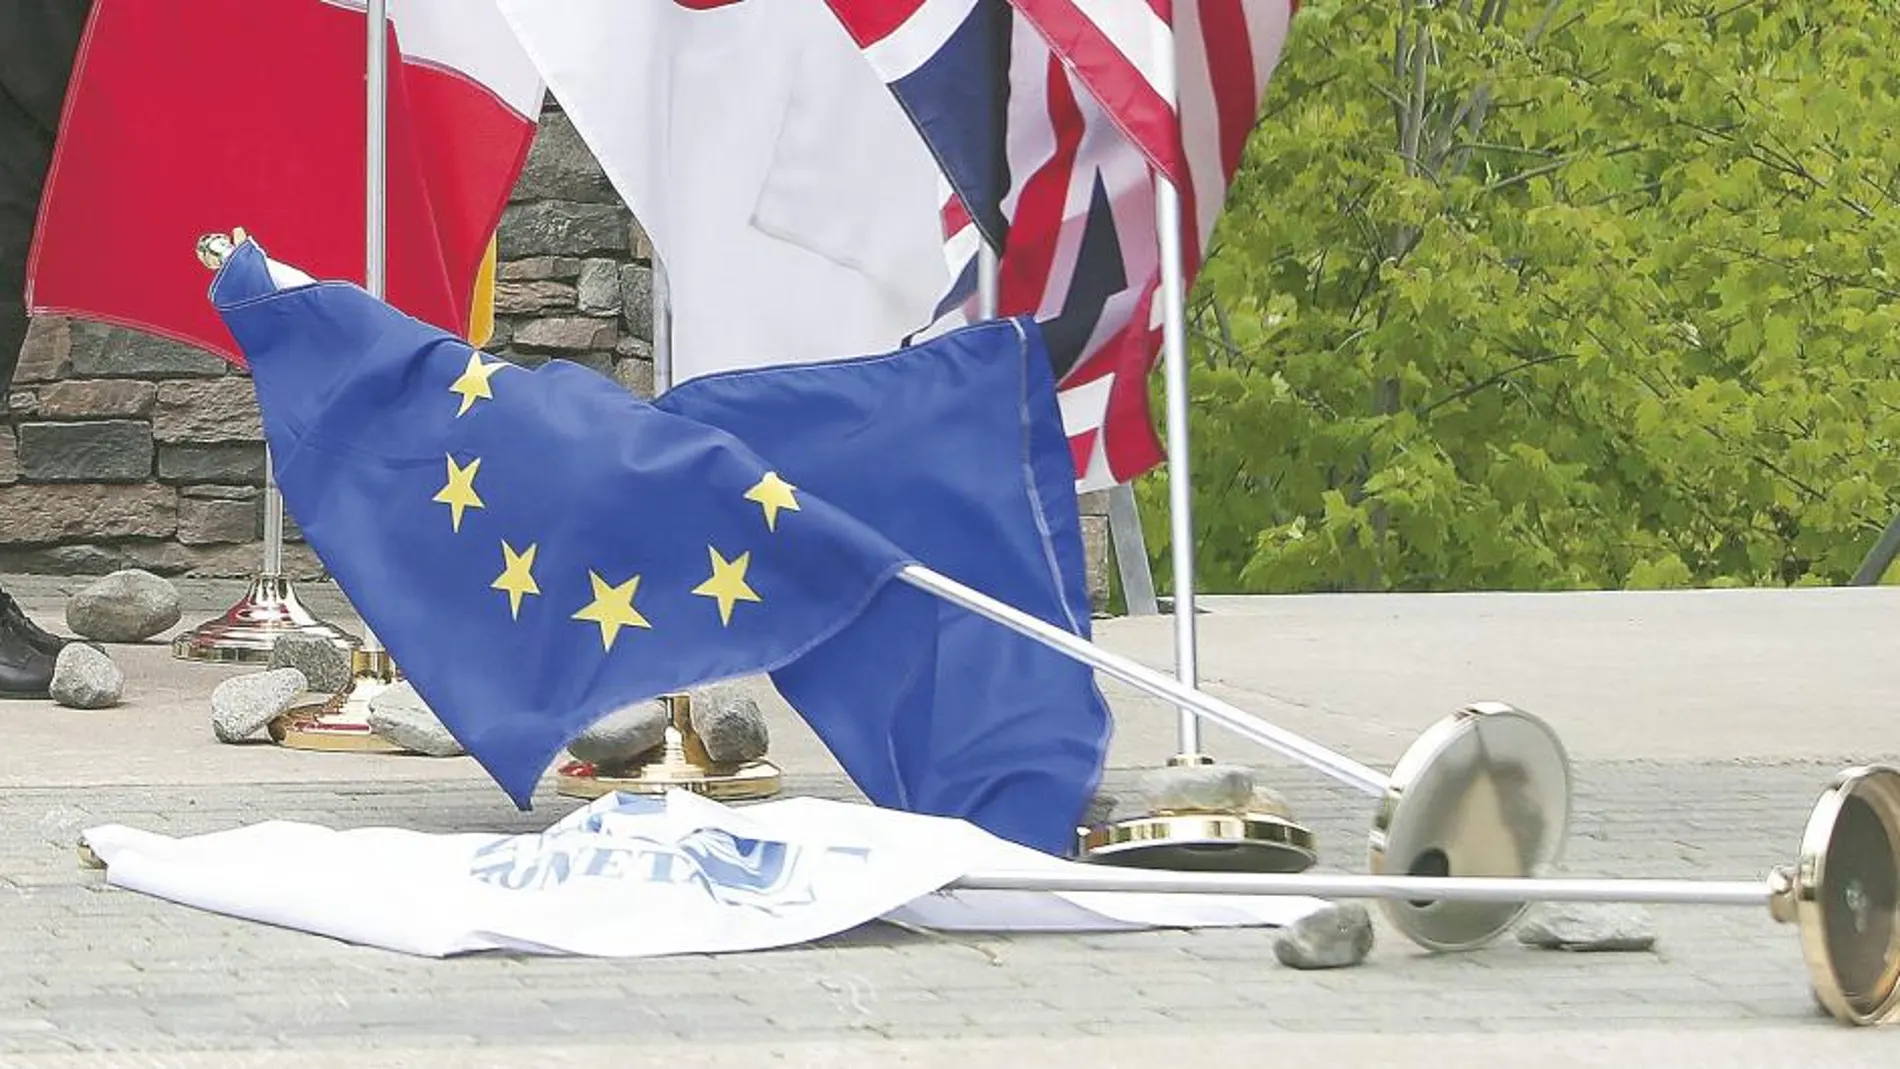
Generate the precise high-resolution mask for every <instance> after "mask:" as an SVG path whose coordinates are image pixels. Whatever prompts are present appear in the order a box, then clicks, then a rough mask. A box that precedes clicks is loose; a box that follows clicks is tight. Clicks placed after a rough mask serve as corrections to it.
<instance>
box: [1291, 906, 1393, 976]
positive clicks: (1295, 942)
mask: <svg viewBox="0 0 1900 1069" xmlns="http://www.w3.org/2000/svg"><path fill="white" fill-rule="evenodd" d="M1371 953H1372V914H1371V912H1370V911H1368V910H1367V909H1366V907H1365V906H1364V905H1362V904H1360V903H1358V902H1335V903H1332V904H1329V905H1326V906H1323V907H1321V908H1320V909H1319V910H1317V911H1315V912H1313V913H1309V914H1307V915H1306V916H1304V917H1301V918H1300V919H1299V920H1297V921H1294V922H1293V923H1292V924H1290V925H1287V926H1286V927H1285V928H1282V929H1280V932H1279V934H1278V935H1277V936H1275V937H1274V940H1273V956H1274V957H1276V958H1278V959H1280V964H1282V965H1285V966H1288V967H1290V968H1294V969H1341V968H1345V967H1346V966H1349V965H1357V964H1359V963H1360V962H1362V961H1364V960H1366V956H1367V955H1368V954H1371Z"/></svg>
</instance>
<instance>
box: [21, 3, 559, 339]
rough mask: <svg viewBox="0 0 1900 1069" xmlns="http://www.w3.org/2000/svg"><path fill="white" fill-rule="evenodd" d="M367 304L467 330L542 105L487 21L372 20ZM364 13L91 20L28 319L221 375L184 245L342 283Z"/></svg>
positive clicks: (234, 12)
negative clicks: (382, 152)
mask: <svg viewBox="0 0 1900 1069" xmlns="http://www.w3.org/2000/svg"><path fill="white" fill-rule="evenodd" d="M389 16H390V29H389V32H388V35H387V36H388V41H389V49H388V82H387V85H388V93H387V97H386V105H387V115H388V127H387V145H388V151H387V157H386V160H385V182H384V214H385V219H386V229H385V248H386V272H385V276H386V293H387V296H388V299H389V301H390V303H392V304H394V305H395V306H396V307H398V308H401V309H402V310H404V311H405V312H408V313H410V314H411V315H414V316H416V317H417V318H419V319H422V320H423V321H425V322H428V323H432V324H434V325H436V326H439V327H442V328H443V329H445V330H452V331H454V332H456V333H458V334H460V333H464V332H467V331H469V330H470V328H471V326H472V325H474V324H473V323H472V313H473V312H474V308H473V307H472V306H473V305H474V303H475V300H476V298H475V295H474V291H475V289H476V288H477V285H478V282H477V278H478V275H479V274H480V271H481V266H482V261H483V255H484V252H485V251H486V249H487V247H488V244H489V242H490V240H491V239H492V238H493V236H494V234H495V231H496V227H497V225H498V224H499V222H500V220H501V214H502V209H503V208H504V207H505V206H506V204H507V199H508V195H509V192H510V191H511V190H512V188H513V187H514V183H515V179H516V177H517V176H518V175H519V174H520V172H521V168H522V165H523V163H524V162H525V161H526V158H527V153H528V148H529V146H530V144H531V143H532V141H533V138H534V132H535V129H536V126H537V123H538V122H539V119H540V110H541V105H542V100H543V97H544V92H543V88H542V85H541V82H540V80H539V76H538V75H537V74H536V73H535V70H534V65H533V64H532V63H531V62H530V61H529V60H528V57H527V56H526V54H525V53H523V52H522V50H521V47H520V45H519V44H518V43H516V41H515V39H514V37H513V35H512V34H510V33H509V32H508V28H507V24H506V23H505V22H503V21H502V19H501V16H500V13H499V12H498V11H496V10H494V8H493V6H492V4H482V3H470V2H468V0H391V2H390V4H389ZM364 19H365V14H364V3H363V0H297V2H273V3H259V2H257V0H192V2H191V3H189V4H155V3H150V2H149V0H95V3H94V7H93V12H92V18H91V21H90V23H89V24H88V25H87V28H86V32H85V37H84V40H83V42H82V44H81V47H80V53H79V59H78V63H77V65H76V67H75V68H74V71H73V75H72V80H71V89H70V92H69V93H68V95H67V98H66V102H65V110H64V113H63V115H62V117H61V120H60V130H59V143H58V146H57V148H56V149H55V154H54V160H53V164H52V170H51V173H50V175H49V177H48V179H47V182H46V190H45V195H44V201H43V203H42V205H41V208H40V214H39V223H38V226H37V228H36V232H35V234H34V241H33V247H32V255H31V260H30V262H29V266H28V298H27V303H28V306H29V307H30V309H31V310H32V311H33V312H34V313H35V314H40V315H71V316H79V317H82V318H86V319H92V320H97V321H102V322H110V323H116V324H119V325H122V326H128V327H134V328H137V329H140V330H144V331H148V332H151V333H154V334H158V335H162V336H165V337H169V338H173V339H175V340H179V341H183V342H186V343H189V344H192V345H196V346H199V347H201V348H204V349H208V350H210V351H212V352H215V353H218V354H220V355H222V356H224V357H226V358H227V359H232V358H236V357H238V349H237V348H236V347H235V346H234V344H233V342H232V339H231V336H230V334H229V332H227V331H226V330H225V329H224V327H223V325H222V323H220V322H219V320H218V317H217V315H216V314H215V313H214V312H213V311H212V310H211V309H210V308H209V307H208V306H207V305H206V304H205V303H204V300H203V293H204V288H203V287H204V277H203V268H202V267H201V266H200V265H199V264H198V262H197V260H196V259H195V258H194V257H193V256H192V247H193V245H194V243H195V242H196V241H197V239H198V238H199V236H200V235H202V234H206V233H212V232H219V231H229V230H230V229H231V228H233V227H236V226H242V227H245V228H246V229H248V230H250V231H252V232H254V233H269V234H271V235H272V241H273V244H274V247H275V248H277V249H278V250H279V251H280V252H282V253H283V254H285V255H287V256H288V257H290V258H291V259H294V260H295V261H296V262H297V263H299V264H302V265H303V266H304V267H305V268H307V269H308V270H311V271H313V272H315V273H317V274H318V275H320V276H322V277H326V278H349V279H362V278H363V277H364V269H365V264H366V262H367V254H366V251H365V250H366V231H367V226H366V219H367V217H368V210H367V203H368V199H367V189H366V181H365V176H366V174H367V158H368V151H367V143H368V140H369V139H368V134H367V128H368V116H367V111H368V108H367V103H368V101H367V96H366V92H367V80H366V76H365V71H366V64H367V60H368V47H367V38H368V32H367V26H366V24H365V21H364Z"/></svg>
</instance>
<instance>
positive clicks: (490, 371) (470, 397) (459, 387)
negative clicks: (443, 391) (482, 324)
mask: <svg viewBox="0 0 1900 1069" xmlns="http://www.w3.org/2000/svg"><path fill="white" fill-rule="evenodd" d="M506 366H508V365H507V364H506V363H504V362H503V361H500V360H497V361H495V362H493V363H483V362H482V354H481V353H480V352H479V351H478V352H472V353H470V354H468V366H467V367H466V368H463V369H462V377H461V378H459V379H456V380H455V383H454V385H452V386H450V387H449V392H450V393H459V394H461V395H462V407H461V408H458V409H456V410H455V414H456V416H457V417H460V416H461V415H463V414H464V413H466V412H467V411H468V410H469V409H471V408H473V407H475V399H476V398H478V397H479V398H487V399H489V400H491V401H492V400H494V397H495V394H494V391H493V390H492V389H490V388H489V385H488V380H489V379H491V378H493V377H494V375H495V372H497V371H500V370H501V369H502V368H504V367H506Z"/></svg>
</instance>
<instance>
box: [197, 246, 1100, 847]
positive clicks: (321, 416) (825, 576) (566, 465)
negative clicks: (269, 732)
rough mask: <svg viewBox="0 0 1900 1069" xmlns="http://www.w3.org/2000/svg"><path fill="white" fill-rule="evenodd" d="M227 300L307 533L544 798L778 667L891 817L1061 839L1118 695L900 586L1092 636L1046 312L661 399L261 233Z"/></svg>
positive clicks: (512, 785)
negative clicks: (1109, 697) (623, 737)
mask: <svg viewBox="0 0 1900 1069" xmlns="http://www.w3.org/2000/svg"><path fill="white" fill-rule="evenodd" d="M211 296H212V301H213V303H214V304H215V305H216V307H217V309H218V311H219V313H220V314H221V315H222V316H223V318H224V320H225V322H226V324H227V325H228V326H229V327H230V329H231V332H232V334H233V336H234V337H235V338H236V339H237V341H238V343H239V345H240V346H241V347H242V349H243V351H244V354H245V357H246V359H247V361H248V363H249V365H250V368H251V372H252V375H253V376H254V378H255V382H256V387H257V394H258V401H259V407H260V409H261V411H262V414H263V420H264V429H265V434H266V436H267V438H268V440H269V442H270V445H271V448H272V451H273V455H274V458H275V461H276V465H277V477H278V482H279V483H280V485H281V487H282V489H283V493H284V498H285V503H286V506H287V507H288V508H289V510H290V512H291V513H292V515H294V516H295V517H296V519H297V522H298V524H299V526H300V527H301V528H302V530H303V533H304V536H305V538H306V539H307V540H308V541H309V543H310V545H311V547H312V548H313V549H315V550H316V551H317V553H318V554H319V555H320V556H321V557H322V559H323V560H324V562H325V564H326V565H327V566H328V567H329V569H330V571H331V572H332V574H333V575H334V576H335V577H336V579H337V582H338V584H339V586H340V587H341V588H342V589H343V591H344V593H345V594H347V595H348V596H349V598H350V600H351V602H352V603H353V604H354V605H355V606H356V607H357V609H358V610H359V611H360V612H361V613H362V614H363V617H364V619H365V621H366V622H367V623H368V624H369V625H370V626H371V627H372V628H374V629H375V631H376V633H377V635H378V636H379V637H380V638H382V640H383V641H384V643H385V644H386V645H387V646H388V647H389V650H390V652H391V654H392V655H393V656H394V657H395V659H396V661H397V663H398V664H399V665H401V667H402V669H403V672H404V674H405V675H406V676H407V678H408V679H409V681H410V682H411V683H412V684H413V685H414V686H415V688H416V690H417V692H418V693H419V694H420V695H421V696H422V697H423V699H424V700H425V701H427V702H428V703H429V705H430V707H431V708H432V709H434V710H435V711H436V713H437V715H439V716H440V717H441V718H442V721H443V723H444V724H445V726H447V727H448V729H449V730H450V731H451V732H453V733H454V735H455V736H456V738H457V739H458V740H459V741H460V742H461V743H462V744H463V745H464V746H465V747H467V749H468V751H469V752H470V754H471V755H472V756H474V757H475V759H476V760H477V761H479V762H480V763H481V764H482V765H483V767H484V768H486V769H487V770H488V771H489V773H490V774H491V775H492V776H493V777H494V778H495V780H496V782H497V783H499V784H500V785H501V786H502V788H503V789H504V790H505V791H507V793H508V794H509V796H510V797H511V798H512V799H513V800H514V801H515V802H516V804H518V805H521V806H523V807H525V806H526V805H527V802H528V799H529V797H530V795H531V794H532V792H533V789H534V786H535V784H536V782H537V781H538V779H539V778H540V777H541V775H542V774H543V773H544V772H545V771H546V769H547V767H548V765H549V763H550V762H551V761H552V760H553V759H554V758H555V756H556V755H557V754H558V753H559V751H560V749H561V747H563V746H564V745H565V744H566V743H567V742H568V741H569V740H570V739H572V738H573V737H574V736H575V735H576V734H578V733H579V732H580V731H581V730H582V729H584V728H585V727H586V726H587V725H589V724H590V723H592V722H593V721H594V720H596V719H598V718H600V717H601V716H604V715H605V714H607V713H608V712H611V711H612V710H614V709H617V708H620V707H623V706H625V705H627V704H628V703H630V702H634V701H638V700H641V699H644V698H650V697H653V696H655V695H658V694H662V693H665V692H668V691H675V690H683V689H687V688H690V687H693V686H697V685H702V684H705V683H708V682H712V681H715V680H719V679H726V678H732V677H737V676H745V675H754V674H759V673H771V674H772V676H773V679H774V681H775V683H776V684H777V685H778V687H779V689H780V690H781V692H782V693H784V694H785V696H786V698H787V700H788V701H789V702H791V704H792V705H793V707H794V708H796V709H797V710H798V711H799V713H800V714H801V715H802V716H803V717H805V719H806V720H807V721H809V722H810V723H812V725H813V727H814V729H815V730H817V732H818V733H819V735H820V736H821V737H822V738H823V739H824V741H825V742H826V744H827V745H828V746H829V747H830V749H831V750H832V752H833V754H834V755H835V756H836V757H837V758H838V760H839V763H840V764H841V765H842V766H843V767H844V768H845V770H846V772H847V773H848V774H850V775H851V776H852V778H853V780H854V781H855V782H857V783H858V785H859V786H860V788H861V789H863V790H864V792H865V794H866V795H867V796H868V797H869V798H870V799H871V800H872V801H873V802H875V803H877V804H880V805H885V806H889V807H893V808H902V809H909V810H912V811H921V812H931V813H936V814H940V815H948V816H961V817H965V818H967V819H970V820H972V821H973V822H974V823H977V824H978V825H980V826H983V827H985V828H988V829H989V830H991V831H992V832H995V833H996V834H998V835H1002V836H1004V837H1006V838H1010V839H1013V840H1015V841H1018V842H1022V843H1025V844H1027V845H1031V846H1035V847H1037V848H1040V849H1043V850H1047V851H1050V852H1055V853H1065V852H1067V850H1068V848H1069V846H1070V844H1071V841H1072V837H1073V829H1074V827H1075V821H1076V819H1077V818H1078V817H1079V816H1080V814H1081V811H1082V808H1083V806H1084V805H1085V804H1086V800H1087V796H1088V793H1089V792H1090V791H1091V790H1092V789H1093V786H1094V782H1095V779H1096V777H1097V776H1098V775H1099V771H1100V767H1101V761H1102V757H1103V752H1104V749H1105V746H1106V741H1107V713H1106V708H1105V706H1104V705H1103V704H1102V702H1101V698H1100V695H1099V693H1097V691H1096V690H1095V687H1094V683H1093V679H1092V676H1091V675H1090V673H1089V672H1088V670H1087V669H1086V668H1083V667H1082V666H1079V665H1075V664H1073V663H1072V662H1069V661H1067V660H1066V659H1063V658H1061V657H1060V655H1056V654H1053V653H1051V652H1049V651H1047V650H1043V649H1042V648H1041V647H1039V646H1036V645H1034V644H1033V643H1031V642H1029V641H1028V640H1026V639H1022V638H1020V637H1019V636H1016V635H1014V634H1013V633H1010V632H1008V631H1006V630H1004V629H1002V628H1001V627H999V626H997V625H995V624H991V623H989V622H988V621H984V620H981V619H980V618H977V617H975V616H973V615H970V614H967V613H964V612H962V610H954V609H951V608H950V607H948V606H945V605H944V604H942V603H940V602H938V601H936V600H935V599H934V598H932V597H930V596H929V595H926V594H924V593H922V592H920V591H917V590H915V589H913V588H910V587H908V586H906V585H904V584H902V583H897V582H893V581H892V580H893V578H894V577H895V575H896V573H897V571H898V570H899V569H901V568H902V567H903V566H904V565H905V564H907V563H909V562H911V561H913V560H921V561H922V562H923V563H926V564H930V565H932V566H933V567H937V568H938V569H939V570H940V571H945V572H947V573H948V574H951V575H952V576H953V577H956V578H961V579H964V580H965V581H966V582H970V583H972V585H977V586H979V587H980V588H982V589H985V591H986V592H987V593H990V594H991V595H992V596H997V597H1002V598H1004V599H1005V600H1012V601H1014V600H1019V599H1020V600H1025V601H1028V602H1030V603H1031V604H1027V605H1024V606H1023V607H1024V608H1026V609H1028V610H1029V611H1031V612H1035V613H1036V614H1037V615H1039V616H1043V617H1044V618H1045V619H1051V620H1054V621H1056V622H1059V623H1061V624H1062V625H1063V626H1065V627H1070V628H1072V629H1079V630H1082V631H1083V633H1086V624H1085V623H1079V622H1078V621H1084V622H1085V621H1086V619H1087V616H1086V602H1085V601H1080V600H1078V598H1079V597H1080V586H1081V549H1080V538H1079V535H1078V534H1077V532H1076V525H1077V523H1078V521H1077V520H1076V518H1075V516H1074V493H1073V489H1072V487H1070V486H1069V485H1067V484H1066V483H1063V482H1061V481H1060V480H1057V481H1053V482H1052V481H1051V480H1052V478H1054V477H1055V474H1056V473H1058V472H1061V473H1066V472H1067V471H1069V468H1068V458H1067V453H1066V442H1064V440H1063V439H1062V437H1061V433H1060V428H1059V426H1058V425H1057V421H1056V415H1055V413H1056V410H1055V401H1054V392H1053V382H1051V381H1049V372H1048V371H1047V358H1046V356H1042V355H1041V353H1040V351H1039V350H1038V349H1037V348H1036V346H1037V344H1038V343H1037V341H1036V335H1035V334H1034V325H1033V324H1025V323H1017V322H1014V321H1011V322H1005V323H1001V324H989V325H985V326H984V327H980V328H976V330H975V332H971V333H960V334H955V335H949V336H946V339H943V340H940V341H939V342H934V343H932V346H936V347H935V348H933V347H920V348H918V349H915V350H904V351H901V352H900V353H898V354H892V355H891V356H888V357H880V358H868V359H865V360H860V361H847V362H843V363H841V364H838V365H820V366H817V367H812V368H797V369H774V370H768V371H764V372H756V371H755V372H736V373H734V374H732V375H729V376H720V377H717V378H715V379H712V380H703V384H689V385H692V388H691V389H687V388H682V389H681V390H677V391H674V392H673V394H669V395H668V398H667V400H666V402H665V403H662V404H660V405H654V404H649V403H646V402H643V401H641V400H639V399H638V398H635V397H633V396H632V395H630V394H628V393H627V392H626V391H625V390H623V389H622V388H620V387H619V386H618V385H617V384H615V383H613V382H612V381H611V380H609V379H607V378H605V377H603V376H601V375H598V374H596V373H595V372H593V371H590V370H588V369H586V368H583V367H580V366H578V365H575V364H570V363H566V362H562V361H556V362H553V363H550V364H548V365H546V366H543V367H540V368H536V369H533V370H528V369H523V368H519V367H516V366H514V365H511V364H508V363H505V362H503V361H500V360H496V359H494V358H491V357H488V356H486V355H485V354H483V353H480V352H479V351H476V350H474V349H472V348H471V347H470V346H469V345H468V344H467V343H466V342H463V341H461V340H460V339H457V338H454V337H451V336H449V335H447V334H445V333H443V332H442V331H440V330H437V329H436V328H434V327H431V326H428V325H426V324H423V323H420V322H418V321H416V320H414V319H411V318H409V317H408V316H405V315H403V314H402V313H400V312H398V311H396V310H395V309H393V308H391V307H389V306H388V305H386V304H384V303H382V302H381V301H378V300H376V299H374V298H372V297H370V296H369V295H368V294H367V293H365V292H363V291H362V290H361V289H359V288H357V287H355V286H353V285H349V284H345V283H334V282H311V281H310V280H308V279H305V278H302V277H301V276H297V275H296V274H295V273H294V272H292V271H290V270H289V269H286V268H284V267H282V266H281V265H276V264H272V263H271V262H269V261H268V260H267V259H266V258H265V257H264V255H263V253H262V251H261V250H260V249H258V248H257V246H256V245H255V244H253V243H250V242H246V243H244V244H243V245H241V246H239V248H238V249H237V250H236V251H235V252H234V253H233V254H232V255H231V257H229V258H228V260H227V261H226V263H225V265H224V267H223V268H222V269H221V270H220V272H219V274H218V277H217V279H216V280H215V281H214V283H213V286H212V293H211ZM1005 380H1006V382H1007V388H1005V389H997V388H996V387H997V386H998V385H999V384H1000V383H1003V382H1004V381H1005ZM972 387H974V388H972ZM999 431H1002V432H1006V433H1002V434H1000V435H999V433H998V432H999ZM904 436H909V440H908V442H906V441H903V440H901V439H903V438H904ZM979 439H980V440H981V441H979ZM893 449H899V450H900V453H899V454H898V455H892V453H891V452H890V451H891V450H893ZM1063 477H1064V478H1067V477H1068V476H1066V475H1065V476H1063ZM1052 491H1053V492H1052ZM846 498H849V499H850V500H851V503H850V504H849V505H846V506H843V507H841V506H840V505H839V503H838V502H839V501H840V500H843V499H846ZM860 510H862V511H864V513H865V515H862V516H861V515H858V514H857V513H858V512H859V511H860ZM900 545H901V546H902V547H903V548H899V547H900ZM933 558H935V559H933ZM959 573H961V574H959ZM947 610H948V611H947Z"/></svg>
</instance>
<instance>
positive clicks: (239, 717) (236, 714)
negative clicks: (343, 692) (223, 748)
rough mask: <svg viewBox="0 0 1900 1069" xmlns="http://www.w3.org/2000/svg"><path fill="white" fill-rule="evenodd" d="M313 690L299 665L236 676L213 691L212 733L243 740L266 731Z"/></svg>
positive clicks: (229, 738)
mask: <svg viewBox="0 0 1900 1069" xmlns="http://www.w3.org/2000/svg"><path fill="white" fill-rule="evenodd" d="M309 689H310V687H309V683H308V681H307V680H305V679H304V677H303V673H302V672H299V671H297V670H296V669H295V668H277V669H273V670H271V671H268V672H253V673H251V674H250V675H243V676H234V677H232V678H230V679H227V680H225V681H224V682H222V683H220V684H218V685H217V687H216V688H215V689H214V690H212V692H211V733H212V734H214V735H216V736H217V737H218V741H219V742H243V741H244V740H245V739H248V738H250V737H251V736H253V735H255V734H257V733H258V732H260V731H262V730H264V726H265V725H267V724H269V723H270V722H271V721H272V720H275V719H276V718H277V716H278V714H280V713H282V712H283V711H284V710H286V709H288V708H290V707H291V706H292V705H295V704H296V703H297V699H298V698H299V697H300V696H302V695H303V694H304V693H306V692H307V691H308V690H309Z"/></svg>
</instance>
